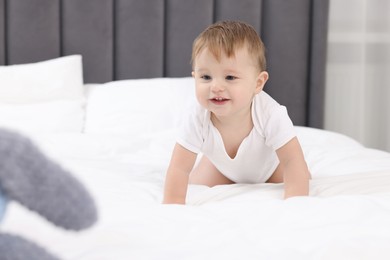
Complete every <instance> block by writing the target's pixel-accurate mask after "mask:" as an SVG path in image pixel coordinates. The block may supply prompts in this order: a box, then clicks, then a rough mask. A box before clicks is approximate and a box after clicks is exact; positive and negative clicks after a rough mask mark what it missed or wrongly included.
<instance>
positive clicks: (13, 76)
mask: <svg viewBox="0 0 390 260" xmlns="http://www.w3.org/2000/svg"><path fill="white" fill-rule="evenodd" d="M82 73H83V71H82V62H81V56H80V55H71V56H65V57H60V58H56V59H51V60H47V61H41V62H36V63H28V64H20V65H10V66H0V102H1V103H18V104H21V103H22V104H25V103H35V102H42V101H53V100H56V99H79V98H82V97H83V96H84V93H83V75H82Z"/></svg>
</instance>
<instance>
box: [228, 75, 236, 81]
mask: <svg viewBox="0 0 390 260" xmlns="http://www.w3.org/2000/svg"><path fill="white" fill-rule="evenodd" d="M235 79H237V77H235V76H232V75H228V76H226V80H235Z"/></svg>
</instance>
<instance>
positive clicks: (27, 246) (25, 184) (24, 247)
mask: <svg viewBox="0 0 390 260" xmlns="http://www.w3.org/2000/svg"><path fill="white" fill-rule="evenodd" d="M7 200H14V201H17V202H19V203H20V204H22V205H23V206H25V207H27V208H28V209H30V210H32V211H35V212H37V213H38V214H40V215H41V216H43V217H44V218H46V219H47V220H48V221H50V222H51V223H53V224H54V225H56V226H59V227H62V228H64V229H69V230H82V229H85V228H88V227H90V226H92V225H93V224H94V223H95V222H96V220H97V209H96V206H95V203H94V200H93V198H92V197H91V195H90V194H89V193H88V191H87V190H86V189H85V187H84V186H83V185H82V184H81V183H80V182H79V181H77V179H75V178H74V177H73V176H72V175H71V173H70V172H68V171H66V170H65V169H63V168H62V167H61V166H60V165H59V164H57V163H55V162H54V161H53V160H51V159H49V158H48V157H46V156H45V155H44V154H43V153H42V152H41V151H40V150H39V149H38V148H37V147H36V146H35V145H34V144H33V143H32V142H31V141H30V140H29V139H28V138H26V137H23V136H21V135H19V134H17V133H14V132H10V131H7V130H2V129H0V221H1V218H2V211H4V210H5V207H4V205H5V203H4V202H6V201H7ZM2 209H3V210H2ZM11 217H12V216H11ZM0 259H1V260H19V259H20V260H22V259H23V260H25V259H29V260H49V259H50V260H51V259H58V258H57V257H55V256H54V255H52V254H51V253H49V252H48V251H46V250H45V249H43V248H42V247H40V246H38V245H37V244H36V243H34V242H32V241H29V240H27V239H24V238H22V237H20V236H17V235H11V234H5V233H0Z"/></svg>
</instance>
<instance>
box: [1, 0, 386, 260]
mask: <svg viewBox="0 0 390 260" xmlns="http://www.w3.org/2000/svg"><path fill="white" fill-rule="evenodd" d="M327 8H328V2H327V1H323V0H320V1H302V0H295V1H292V0H290V1H281V0H268V1H266V0H263V1H260V0H245V1H233V0H220V1H208V0H196V1H195V0H191V1H190V0H188V1H179V0H167V1H152V0H148V1H130V0H116V1H108V0H104V1H103V0H99V1H96V0H85V1H74V0H63V1H52V0H50V1H49V0H34V1H32V0H31V1H28V2H26V1H23V0H12V1H5V0H2V1H1V0H0V25H3V26H0V64H3V65H9V66H1V67H0V126H1V127H6V128H11V129H14V130H15V131H19V132H22V133H23V134H25V135H27V136H29V137H30V138H31V139H32V140H33V141H34V142H36V144H37V145H39V147H40V148H41V149H42V150H43V151H44V152H45V153H46V154H47V155H48V156H50V157H51V158H52V159H53V160H56V161H58V162H59V163H60V164H61V165H63V166H64V167H66V168H67V169H69V170H71V171H72V173H73V174H74V175H75V176H76V177H77V178H78V179H79V180H80V181H82V183H83V184H85V186H86V187H87V188H88V190H89V191H90V192H91V194H92V195H93V197H94V199H95V201H96V203H97V206H98V209H99V220H98V222H97V223H96V224H95V225H94V226H93V227H91V228H89V229H87V230H85V231H82V232H69V231H65V230H61V229H59V228H56V227H54V226H53V225H50V224H49V223H48V222H47V221H45V220H44V219H42V218H41V217H40V216H38V215H37V214H35V213H33V212H30V211H28V210H26V209H25V208H23V207H22V206H20V205H19V204H17V203H10V205H9V207H8V211H7V215H6V216H5V219H4V221H3V223H2V225H1V230H2V231H3V232H10V233H16V234H19V235H22V236H24V237H26V238H29V239H31V240H33V241H36V242H37V243H38V244H40V245H42V246H44V247H46V248H48V249H49V250H50V251H51V252H52V253H54V254H56V255H58V256H59V257H60V258H62V259H83V260H84V259H85V260H92V259H94V260H95V259H96V260H98V259H99V260H101V259H110V260H112V259H354V260H355V259H389V258H390V249H389V247H388V244H389V242H390V153H388V152H385V151H379V150H374V149H369V148H367V147H364V146H362V145H361V144H360V143H358V142H357V141H355V140H353V139H351V138H349V137H347V136H345V135H342V134H339V133H335V132H331V131H327V130H323V129H321V128H322V127H323V125H322V123H323V96H324V95H323V91H324V73H325V57H326V48H325V45H326V28H327V27H326V24H327V22H326V21H327ZM42 12H44V14H45V15H44V16H42V17H41V19H33V17H35V16H36V15H37V14H40V13H42ZM221 19H241V20H245V21H247V22H249V23H251V24H253V25H254V26H255V27H256V29H258V30H259V32H260V33H261V35H262V37H263V38H264V41H265V44H266V46H267V55H268V61H269V72H270V75H271V80H270V82H269V84H268V83H267V86H266V89H265V91H267V92H268V93H270V94H271V95H273V96H274V97H275V98H276V99H277V100H278V101H279V102H280V103H282V104H285V105H286V106H287V108H288V111H289V114H290V116H291V117H292V119H293V122H294V123H295V125H296V127H295V128H296V132H297V136H298V138H299V140H300V142H301V145H302V147H303V150H304V154H305V158H306V161H307V163H308V166H309V168H310V171H311V173H312V176H313V179H312V180H311V183H310V196H309V197H296V198H290V199H288V200H283V199H282V196H283V186H282V184H233V185H220V186H216V187H213V188H208V187H205V186H200V185H191V186H190V187H189V190H188V198H187V205H185V206H181V205H162V204H161V201H162V193H163V182H164V177H165V171H166V169H167V165H168V162H169V159H170V153H171V151H172V148H173V145H174V144H175V138H176V133H177V131H178V129H179V127H180V123H181V122H182V120H183V118H185V117H186V116H187V111H188V107H189V106H191V104H193V103H194V102H195V100H194V95H193V91H194V81H193V79H192V78H191V77H189V75H190V70H191V69H190V65H189V56H190V48H191V42H192V40H193V38H194V37H195V36H196V35H197V34H198V33H199V32H200V31H201V30H202V29H203V28H204V27H205V26H206V25H207V24H209V23H211V22H213V21H215V20H221ZM26 21H28V23H26ZM59 29H60V32H59V31H58V30H59ZM286 46H287V47H286ZM53 241H55V242H53ZM0 258H1V257H0Z"/></svg>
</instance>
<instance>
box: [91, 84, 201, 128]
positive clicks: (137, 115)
mask: <svg viewBox="0 0 390 260" xmlns="http://www.w3.org/2000/svg"><path fill="white" fill-rule="evenodd" d="M193 102H195V94H194V80H193V78H191V77H186V78H154V79H137V80H121V81H113V82H109V83H106V84H98V85H90V86H89V90H88V93H87V108H86V122H85V133H95V134H123V135H140V134H149V133H156V132H159V131H167V130H170V129H174V128H176V127H177V126H178V125H179V124H180V121H181V118H182V117H183V116H186V115H185V113H186V111H188V109H185V107H187V106H189V105H191V104H193Z"/></svg>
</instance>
